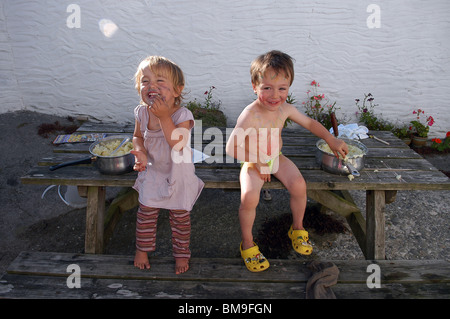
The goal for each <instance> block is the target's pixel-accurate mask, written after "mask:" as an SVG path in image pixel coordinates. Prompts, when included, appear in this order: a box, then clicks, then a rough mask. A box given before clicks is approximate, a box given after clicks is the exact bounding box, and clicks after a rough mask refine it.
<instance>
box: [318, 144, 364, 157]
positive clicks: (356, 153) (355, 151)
mask: <svg viewBox="0 0 450 319" xmlns="http://www.w3.org/2000/svg"><path fill="white" fill-rule="evenodd" d="M347 146H348V153H347V155H346V156H345V158H343V157H342V155H341V154H339V158H341V159H344V160H347V158H357V157H363V156H364V154H365V152H364V151H363V150H362V149H360V148H359V147H357V146H355V145H350V144H347ZM318 147H319V149H320V150H321V151H323V152H325V153H328V154H331V155H334V153H333V151H332V150H331V148H330V146H329V145H328V144H327V143H321V144H320V145H319V146H318Z"/></svg>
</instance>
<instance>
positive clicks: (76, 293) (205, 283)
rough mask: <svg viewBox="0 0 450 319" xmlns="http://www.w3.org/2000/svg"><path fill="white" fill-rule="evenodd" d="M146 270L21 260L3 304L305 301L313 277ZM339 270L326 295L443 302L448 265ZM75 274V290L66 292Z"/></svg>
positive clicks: (64, 258)
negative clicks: (374, 282) (373, 283)
mask: <svg viewBox="0 0 450 319" xmlns="http://www.w3.org/2000/svg"><path fill="white" fill-rule="evenodd" d="M150 262H151V264H152V268H151V269H150V270H139V269H137V268H135V267H134V266H133V256H112V255H93V254H70V253H48V252H22V253H21V254H20V255H19V256H18V257H17V258H16V259H15V260H14V261H13V262H12V263H11V265H10V266H9V267H8V269H7V273H6V274H5V275H4V276H3V277H2V278H1V280H0V298H20V299H24V298H52V299H53V298H86V299H88V298H133V299H134V298H152V299H183V300H187V299H198V298H208V299H214V298H226V299H245V298H251V299H255V298H260V299H273V298H277V299H297V300H298V299H304V298H305V296H306V284H307V282H308V280H309V278H310V277H311V275H312V271H311V270H310V269H309V268H308V265H307V263H305V262H304V261H302V260H280V259H273V260H270V262H271V267H270V268H269V269H268V270H267V271H264V272H260V273H250V272H248V271H247V270H246V269H245V266H244V264H243V261H242V260H241V259H237V258H212V259H206V258H195V257H194V258H192V259H191V263H190V265H191V268H190V270H189V271H188V272H186V273H184V274H181V275H175V273H174V264H175V263H174V260H173V258H171V257H170V258H169V257H157V258H152V259H151V260H150ZM324 262H327V263H331V264H332V265H335V266H336V267H337V268H338V269H339V276H338V280H337V284H335V285H333V286H332V287H331V289H332V290H333V292H334V293H335V295H336V297H337V298H341V299H343V298H352V299H353V298H445V299H448V298H449V296H450V278H449V274H450V264H449V262H448V261H445V260H401V261H396V260H378V261H372V260H348V261H345V260H332V261H324ZM69 265H77V266H78V267H79V269H80V275H81V280H80V285H81V287H80V288H72V289H70V288H68V287H67V279H68V277H69V275H71V274H72V272H71V271H70V270H69V271H68V266H69ZM369 265H378V266H379V267H380V272H379V274H380V284H381V287H380V288H372V289H370V288H369V287H368V286H367V280H368V276H369V275H371V274H372V271H368V268H367V267H368V266H369Z"/></svg>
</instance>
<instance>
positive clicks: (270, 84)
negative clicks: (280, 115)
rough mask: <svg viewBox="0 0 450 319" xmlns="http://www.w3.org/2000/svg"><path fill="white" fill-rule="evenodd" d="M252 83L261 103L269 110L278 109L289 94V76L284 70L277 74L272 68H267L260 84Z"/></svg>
mask: <svg viewBox="0 0 450 319" xmlns="http://www.w3.org/2000/svg"><path fill="white" fill-rule="evenodd" d="M252 85H253V90H254V91H255V93H256V94H257V95H258V101H259V102H260V105H261V106H262V107H263V108H265V109H267V110H269V111H276V110H278V108H279V107H280V106H281V105H282V104H283V103H284V102H285V101H286V99H287V97H288V95H289V86H290V81H289V78H287V77H286V75H285V74H284V72H279V73H278V74H277V72H275V70H273V69H272V68H269V69H267V70H266V72H265V73H264V75H263V77H262V78H261V79H260V82H259V83H258V84H254V83H253V84H252Z"/></svg>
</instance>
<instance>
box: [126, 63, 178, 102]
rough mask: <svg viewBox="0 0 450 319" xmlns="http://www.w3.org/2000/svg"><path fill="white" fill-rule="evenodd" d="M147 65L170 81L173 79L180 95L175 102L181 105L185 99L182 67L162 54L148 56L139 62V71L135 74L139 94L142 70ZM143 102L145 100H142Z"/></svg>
mask: <svg viewBox="0 0 450 319" xmlns="http://www.w3.org/2000/svg"><path fill="white" fill-rule="evenodd" d="M147 66H148V67H149V68H150V70H151V71H152V72H153V73H155V74H158V75H164V76H165V77H167V78H168V79H169V80H170V81H172V84H173V88H174V89H175V91H176V93H177V94H179V96H177V97H176V98H175V104H176V105H180V104H181V100H182V99H183V89H184V75H183V71H181V69H180V67H179V66H178V65H176V64H175V63H174V62H172V61H170V60H169V59H167V58H165V57H162V56H156V55H152V56H148V57H146V58H145V59H144V60H143V61H142V62H141V63H140V64H139V66H138V68H137V71H136V73H135V74H134V80H135V88H136V90H137V91H138V93H139V94H140V92H141V77H142V70H144V68H145V67H147ZM178 90H179V91H178ZM141 103H143V102H142V101H141Z"/></svg>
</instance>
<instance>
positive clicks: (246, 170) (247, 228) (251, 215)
mask: <svg viewBox="0 0 450 319" xmlns="http://www.w3.org/2000/svg"><path fill="white" fill-rule="evenodd" d="M239 180H240V183H241V205H240V207H239V223H240V225H241V236H242V249H244V250H245V249H248V248H250V247H253V232H252V230H253V223H254V221H255V217H256V206H258V203H259V195H260V191H261V187H262V186H263V184H264V181H263V180H262V179H261V178H260V176H259V173H258V171H257V169H256V168H255V167H254V166H253V165H252V164H251V163H244V165H243V166H242V169H241V173H240V177H239Z"/></svg>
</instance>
